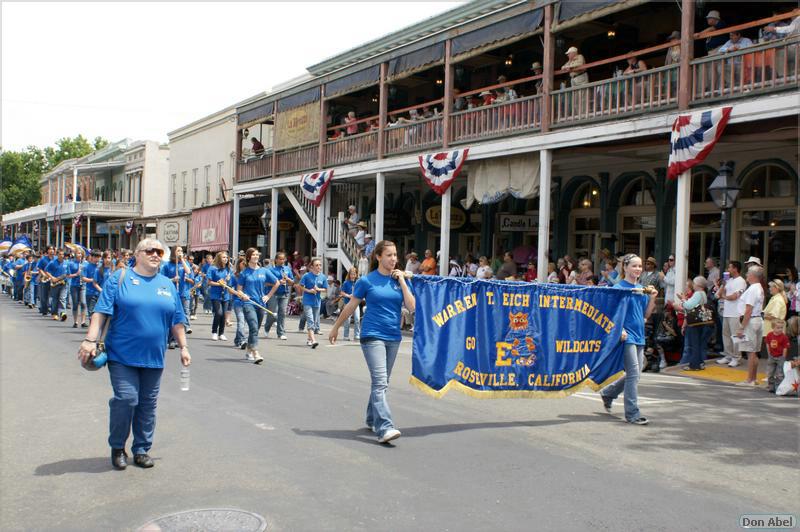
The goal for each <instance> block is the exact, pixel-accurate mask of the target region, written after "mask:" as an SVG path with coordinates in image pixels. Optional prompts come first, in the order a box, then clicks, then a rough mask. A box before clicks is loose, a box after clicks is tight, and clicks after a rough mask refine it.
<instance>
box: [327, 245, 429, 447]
mask: <svg viewBox="0 0 800 532" xmlns="http://www.w3.org/2000/svg"><path fill="white" fill-rule="evenodd" d="M372 256H373V259H372V260H373V261H374V262H373V265H372V266H373V267H372V268H370V269H372V270H373V271H371V272H370V273H369V274H367V275H365V276H364V277H361V278H360V279H359V280H358V281H357V282H356V284H355V287H354V288H353V293H352V297H351V298H350V302H349V303H348V304H347V305H346V306H345V307H344V309H343V310H342V312H341V314H339V319H337V320H336V323H334V325H333V328H332V329H331V332H330V335H329V336H328V339H329V340H330V342H331V344H335V343H336V338H337V336H338V334H339V327H341V326H342V324H343V323H344V322H345V321H346V320H349V319H350V316H351V315H352V314H353V313H354V312H355V310H356V308H357V307H358V306H359V305H360V304H361V301H362V300H365V301H366V302H367V310H366V312H365V313H364V318H363V320H362V322H361V351H362V352H363V353H364V359H365V360H366V362H367V367H368V368H369V372H370V377H371V380H372V386H371V392H370V396H369V402H368V403H367V418H366V423H367V426H368V427H369V428H370V429H372V431H373V432H374V433H375V434H377V435H378V442H379V443H387V442H390V441H392V440H394V439H397V438H399V437H400V431H399V430H397V429H396V428H395V426H394V422H393V421H392V413H391V411H390V410H389V404H388V403H387V401H386V390H387V388H388V386H389V377H390V376H391V374H392V366H394V361H395V358H396V357H397V350H398V349H399V347H400V340H401V335H400V317H401V314H402V308H403V305H404V304H405V306H406V308H407V309H408V310H409V311H411V312H413V311H414V310H415V307H416V302H415V299H414V295H413V293H412V292H411V288H410V287H409V286H408V284H407V283H406V278H405V274H404V273H403V271H402V270H398V269H396V267H397V248H396V247H395V245H394V243H393V242H390V241H388V240H382V241H380V242H378V244H377V245H376V246H375V251H374V252H373V255H372ZM375 263H377V269H375V265H376V264H375Z"/></svg>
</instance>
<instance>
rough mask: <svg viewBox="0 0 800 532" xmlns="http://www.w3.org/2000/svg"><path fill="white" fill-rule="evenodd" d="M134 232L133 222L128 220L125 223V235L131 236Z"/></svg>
mask: <svg viewBox="0 0 800 532" xmlns="http://www.w3.org/2000/svg"><path fill="white" fill-rule="evenodd" d="M131 231H133V220H128V221H127V222H125V234H126V235H129V234H131Z"/></svg>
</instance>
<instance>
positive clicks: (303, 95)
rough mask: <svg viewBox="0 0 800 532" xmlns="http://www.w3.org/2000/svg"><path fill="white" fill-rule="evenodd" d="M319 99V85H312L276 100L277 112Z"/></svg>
mask: <svg viewBox="0 0 800 532" xmlns="http://www.w3.org/2000/svg"><path fill="white" fill-rule="evenodd" d="M318 100H319V87H312V88H310V89H307V90H304V91H302V92H298V93H297V94H292V95H291V96H287V97H285V98H281V99H280V100H278V112H281V111H288V110H289V109H294V108H295V107H300V106H301V105H306V104H307V103H311V102H316V101H318Z"/></svg>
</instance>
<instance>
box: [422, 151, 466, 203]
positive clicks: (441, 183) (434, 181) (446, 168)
mask: <svg viewBox="0 0 800 532" xmlns="http://www.w3.org/2000/svg"><path fill="white" fill-rule="evenodd" d="M468 154H469V148H464V149H463V150H453V151H443V152H440V153H428V154H425V155H420V156H419V167H420V170H422V177H423V178H424V179H425V181H427V183H428V185H430V187H431V188H432V189H433V190H434V191H435V192H436V193H437V194H439V195H440V196H441V195H442V194H444V193H445V192H446V191H447V189H448V188H450V185H452V184H453V181H455V179H456V177H458V174H459V172H461V167H462V166H463V165H464V162H465V161H466V160H467V155H468Z"/></svg>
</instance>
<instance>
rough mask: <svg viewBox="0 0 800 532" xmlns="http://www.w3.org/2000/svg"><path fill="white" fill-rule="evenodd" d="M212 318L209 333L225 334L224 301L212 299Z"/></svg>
mask: <svg viewBox="0 0 800 532" xmlns="http://www.w3.org/2000/svg"><path fill="white" fill-rule="evenodd" d="M211 305H212V306H213V307H214V319H213V320H212V321H211V334H225V301H222V300H221V299H214V300H212V301H211Z"/></svg>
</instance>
